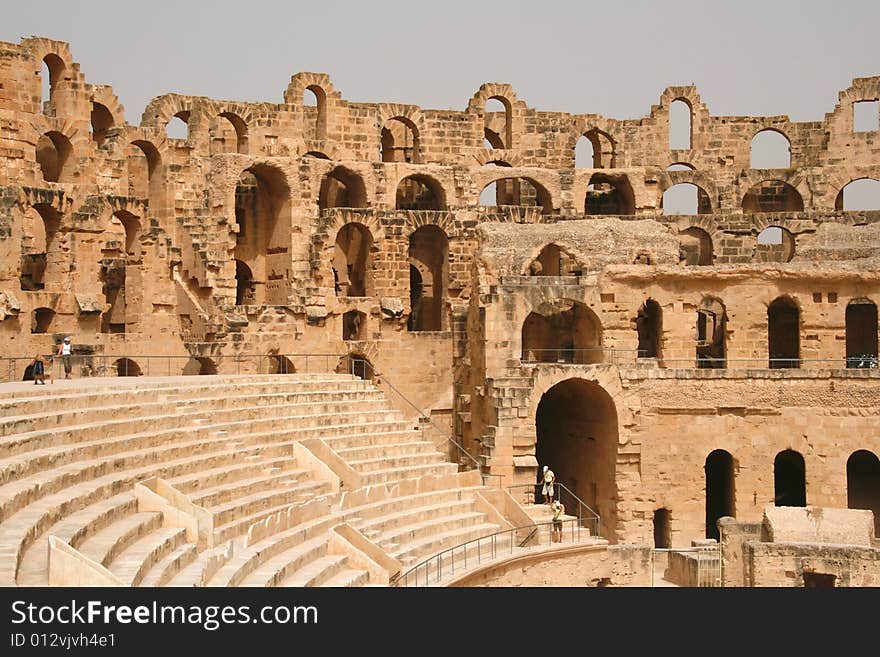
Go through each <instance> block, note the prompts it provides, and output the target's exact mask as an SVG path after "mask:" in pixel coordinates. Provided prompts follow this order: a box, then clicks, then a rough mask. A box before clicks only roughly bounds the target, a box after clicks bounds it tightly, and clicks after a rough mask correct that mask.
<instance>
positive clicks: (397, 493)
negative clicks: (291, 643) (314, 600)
mask: <svg viewBox="0 0 880 657" xmlns="http://www.w3.org/2000/svg"><path fill="white" fill-rule="evenodd" d="M315 438H318V439H320V440H321V441H323V443H324V444H325V445H326V446H327V447H329V449H330V450H332V452H333V453H334V454H335V456H334V457H333V459H331V461H336V460H338V462H339V463H343V464H344V467H345V468H348V469H349V470H348V471H349V472H353V473H356V475H355V476H356V478H357V481H358V482H359V485H360V486H361V488H360V489H359V490H360V491H362V492H364V491H366V492H365V493H364V496H363V499H362V501H361V503H359V504H358V505H354V506H353V505H352V504H350V503H344V502H343V497H344V495H343V494H341V492H340V490H339V486H340V485H342V484H340V480H339V479H338V478H337V479H335V478H334V476H333V474H332V472H330V471H331V470H332V467H333V466H332V463H331V464H330V466H321V465H320V464H319V466H318V469H317V470H316V465H315V459H312V458H311V457H309V456H308V455H307V456H306V457H304V458H306V460H305V461H302V458H300V457H298V456H297V455H296V453H297V449H299V450H302V449H303V448H302V444H303V443H302V441H308V439H315ZM298 453H299V454H300V456H302V454H303V452H302V451H300V452H298ZM456 471H457V466H456V465H454V464H451V463H448V462H446V461H445V460H444V458H443V456H442V455H441V454H440V453H439V452H437V451H436V450H435V448H434V447H433V445H432V444H431V443H430V442H428V441H426V440H422V437H421V435H420V433H419V432H418V431H417V430H415V429H414V428H413V424H412V422H409V421H407V420H405V419H404V417H403V415H402V414H401V413H399V412H398V411H395V410H393V409H392V408H391V406H390V404H389V402H388V401H387V399H386V398H385V397H384V395H383V394H382V393H381V391H379V390H378V389H377V388H376V387H375V386H373V384H372V383H370V382H366V381H361V380H360V379H356V378H353V377H351V376H347V375H333V374H321V375H283V376H278V375H275V376H240V377H238V376H210V377H181V378H176V379H171V378H168V379H160V378H151V379H95V380H82V381H74V382H69V381H65V382H63V383H61V382H59V384H57V385H56V386H54V387H52V386H48V387H46V388H38V389H36V390H34V389H31V390H24V389H23V388H22V387H21V386H20V385H13V386H10V390H4V389H3V388H2V387H0V585H7V586H10V585H16V584H18V585H25V586H32V585H46V584H48V583H49V576H48V565H47V561H48V560H47V555H48V549H47V545H48V538H49V536H55V537H57V538H59V539H61V540H62V541H64V542H66V543H68V544H69V545H70V546H71V547H73V548H75V549H76V550H78V551H79V552H80V553H81V554H82V555H83V556H84V557H85V558H87V559H89V560H91V561H93V562H95V563H97V564H100V565H101V566H103V567H105V568H107V569H108V570H109V572H110V573H112V575H113V576H114V577H116V578H117V579H118V580H119V581H120V582H121V583H123V584H126V585H131V586H137V585H142V586H160V585H175V586H203V585H209V586H242V585H244V586H320V585H323V586H360V585H366V584H369V583H370V574H369V572H368V571H367V569H366V568H365V567H363V565H357V564H356V563H353V562H352V558H351V555H350V554H345V553H340V550H339V549H337V548H334V547H333V545H332V541H331V535H332V531H331V530H332V529H333V527H335V526H337V525H339V524H340V523H347V524H348V525H350V526H351V527H354V528H355V529H356V530H358V531H360V532H361V534H362V535H363V536H364V537H366V538H367V539H368V540H369V541H371V542H372V543H374V544H375V545H376V546H378V548H379V549H381V550H384V551H385V553H386V554H387V555H389V556H391V557H394V558H396V559H398V560H399V563H400V564H402V566H403V567H406V566H407V565H409V564H412V563H415V562H417V561H418V560H420V559H422V558H425V557H427V556H430V555H431V554H433V553H435V552H437V551H439V550H442V549H444V548H446V547H450V546H452V545H456V544H458V543H461V542H463V541H467V540H470V539H472V538H475V537H477V536H480V535H484V534H487V533H491V532H493V531H497V530H498V528H499V525H498V524H496V523H493V522H491V521H490V520H489V519H488V517H487V515H486V514H485V513H484V512H481V511H479V510H478V509H477V507H476V502H475V498H474V493H475V492H476V491H477V490H479V489H480V487H479V486H465V487H461V486H455V485H454V483H453V484H448V485H450V486H452V487H450V488H447V489H443V488H442V487H441V488H440V489H436V490H432V491H431V492H425V493H414V492H413V490H414V489H413V487H412V486H409V487H407V486H403V485H402V483H405V482H407V481H412V480H422V478H424V477H426V476H428V477H429V479H430V477H431V476H433V477H434V478H436V480H437V481H440V480H443V481H445V479H443V478H444V477H446V478H447V479H448V476H449V475H454V473H456ZM328 472H330V475H329V476H328V475H327V473H328ZM321 473H323V474H321ZM156 477H159V478H161V479H162V480H164V481H165V482H167V484H168V485H169V486H171V487H173V489H174V490H176V491H177V492H178V493H179V494H181V495H182V496H184V497H185V499H186V500H187V502H188V503H189V504H192V505H194V506H195V507H197V508H200V509H202V510H203V511H204V512H205V513H206V514H207V515H208V516H209V517H210V518H212V519H213V525H212V533H211V535H210V537H209V538H208V539H207V540H209V543H208V544H204V543H203V541H204V540H205V539H200V540H201V541H202V542H199V541H197V540H196V538H195V537H194V536H192V535H189V538H187V537H188V533H187V531H188V530H186V529H185V528H184V527H181V526H174V523H171V524H169V522H168V519H167V518H166V517H165V515H164V513H163V512H160V511H156V510H145V509H142V508H140V506H139V500H138V496H137V495H136V493H135V485H136V484H138V483H140V482H144V481H147V480H152V479H153V478H156ZM454 479H455V478H454V477H453V478H452V480H451V481H454ZM371 491H372V492H371ZM376 491H378V493H379V494H373V493H375V492H376ZM351 492H352V491H349V493H351ZM359 499H360V498H359ZM316 500H317V501H321V504H324V505H325V506H322V507H321V510H320V513H319V514H318V515H317V516H315V515H314V513H313V514H311V515H310V516H309V518H308V520H301V521H296V522H294V523H293V524H290V522H287V524H285V525H283V526H282V525H278V526H277V528H276V525H275V524H273V523H274V522H275V519H276V518H278V517H282V516H283V517H287V516H285V515H284V514H288V515H289V514H290V511H291V509H294V510H296V509H300V508H305V506H306V505H307V504H308V503H311V502H315V501H316ZM290 517H295V514H294V515H293V516H290ZM260 523H264V524H265V523H268V524H266V525H265V526H266V527H272V528H273V529H272V530H271V531H269V530H266V529H264V530H263V531H261V532H260V533H258V535H257V534H254V535H249V530H251V529H252V528H253V527H255V526H258V525H259V526H262V525H260ZM276 524H277V523H276ZM343 552H344V550H343ZM355 561H357V558H355Z"/></svg>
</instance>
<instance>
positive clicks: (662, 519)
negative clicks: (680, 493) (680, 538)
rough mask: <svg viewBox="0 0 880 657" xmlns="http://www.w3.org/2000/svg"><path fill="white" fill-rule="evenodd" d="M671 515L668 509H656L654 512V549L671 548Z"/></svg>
mask: <svg viewBox="0 0 880 657" xmlns="http://www.w3.org/2000/svg"><path fill="white" fill-rule="evenodd" d="M671 516H672V514H670V513H669V509H657V510H656V511H654V547H655V548H659V549H668V548H671V547H672V532H671V529H670V524H671V523H670V521H671Z"/></svg>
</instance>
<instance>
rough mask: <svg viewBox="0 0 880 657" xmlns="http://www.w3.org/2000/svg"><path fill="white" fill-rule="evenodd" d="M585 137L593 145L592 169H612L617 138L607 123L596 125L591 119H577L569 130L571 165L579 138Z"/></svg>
mask: <svg viewBox="0 0 880 657" xmlns="http://www.w3.org/2000/svg"><path fill="white" fill-rule="evenodd" d="M582 137H583V138H586V139H587V140H588V141H589V142H590V144H591V145H592V147H593V162H592V165H591V166H590V167H587V168H592V169H613V168H615V167H616V166H617V159H618V153H617V139H615V138H614V137H613V136H612V130H611V129H610V127H609V126H607V125H601V127H600V126H599V125H596V123H595V122H593V121H587V120H584V119H582V120H578V121H575V125H574V126H573V128H572V130H571V131H570V132H569V137H568V141H569V143H568V147H569V148H570V149H571V152H572V166H575V164H576V160H575V150H576V148H577V145H578V142H579V141H580V140H581V138H582Z"/></svg>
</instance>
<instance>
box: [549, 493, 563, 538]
mask: <svg viewBox="0 0 880 657" xmlns="http://www.w3.org/2000/svg"><path fill="white" fill-rule="evenodd" d="M550 508H551V509H553V536H552V539H551V540H552V541H553V542H554V543H561V542H562V514H564V513H565V507H564V506H563V505H562V502H560V501H559V500H556V501H555V502H553V504H551V505H550Z"/></svg>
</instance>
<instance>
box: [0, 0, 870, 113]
mask: <svg viewBox="0 0 880 657" xmlns="http://www.w3.org/2000/svg"><path fill="white" fill-rule="evenodd" d="M4 5H5V6H4V8H3V12H2V19H0V40H4V41H11V42H16V43H17V42H18V41H19V39H20V38H21V37H23V36H30V35H36V36H47V37H52V38H55V39H60V40H64V41H68V42H70V44H71V50H72V52H73V56H74V59H75V61H78V62H79V63H80V64H81V67H82V71H83V72H84V73H85V76H86V80H87V81H88V82H91V83H98V84H109V85H111V86H112V87H113V88H114V90H115V91H116V94H117V96H118V97H119V99H120V101H121V102H122V104H123V105H124V106H125V108H126V120H127V121H128V122H129V123H133V124H138V123H139V122H140V115H141V113H142V112H143V109H144V106H145V105H146V104H147V102H149V100H150V99H151V98H153V97H155V96H158V95H160V94H163V93H168V92H179V93H184V94H193V95H204V96H211V97H214V98H223V99H231V100H244V101H268V102H280V101H281V95H282V92H283V90H284V88H285V87H286V86H287V84H288V82H289V80H290V76H291V75H292V74H294V73H296V72H298V71H317V72H324V73H328V74H329V75H330V77H331V79H332V81H333V83H334V85H335V87H336V88H337V89H338V90H339V91H341V93H342V95H343V97H344V98H346V99H348V100H352V101H361V102H378V101H390V102H403V103H414V104H417V105H420V106H422V107H426V108H436V109H443V108H450V109H464V108H465V107H466V105H467V102H468V99H469V98H470V97H471V96H472V95H473V94H474V92H475V91H476V90H477V88H478V87H479V86H480V84H482V83H483V82H488V81H492V82H509V83H511V84H512V85H513V87H514V89H515V90H516V91H517V94H518V96H519V98H521V99H522V100H524V101H526V102H527V103H528V104H529V105H530V106H532V107H535V108H537V109H541V110H550V111H567V112H575V113H580V112H595V113H599V114H604V115H606V116H610V117H615V118H636V117H639V116H643V115H645V114H647V113H648V112H649V110H650V106H651V105H652V104H655V103H657V102H658V99H659V96H660V94H661V92H662V91H663V89H664V88H665V87H667V86H669V85H674V84H689V83H694V84H696V85H697V87H698V88H699V90H700V93H701V96H702V100H703V102H704V103H707V104H708V106H709V111H710V112H711V113H712V114H713V115H719V114H734V115H738V114H756V115H760V114H767V115H776V114H788V115H789V116H790V117H791V118H792V119H794V120H797V121H806V120H819V119H822V118H823V116H824V114H825V113H826V112H829V111H831V109H832V108H833V107H834V104H835V103H836V102H837V93H838V91H840V90H841V89H844V88H846V87H848V86H849V84H850V81H851V79H852V78H853V77H862V76H869V75H878V74H880V35H878V27H880V1H878V0H873V1H868V0H861V1H854V0H850V1H846V0H835V1H834V2H828V1H826V2H815V1H812V0H810V1H801V2H794V1H787V0H786V1H777V0H773V1H770V0H763V1H760V2H754V1H752V0H738V1H737V2H727V3H724V4H723V5H722V4H721V3H716V2H708V1H703V2H684V1H683V2H676V1H675V0H666V1H665V2H645V1H631V0H626V1H623V0H616V1H614V0H603V1H602V2H584V1H582V2H552V1H547V0H545V1H543V2H536V1H534V0H533V1H531V2H522V1H520V0H505V1H503V2H494V1H493V2H482V1H479V2H478V1H476V0H470V1H464V2H461V1H458V0H439V1H437V0H435V1H433V2H424V1H421V2H420V1H417V0H413V1H411V2H390V1H383V2H369V1H367V0H361V1H360V2H340V1H335V0H323V1H321V0H317V1H316V0H312V1H310V2H303V3H300V2H290V1H288V2H266V1H264V0H236V1H234V2H232V1H230V0H213V1H212V2H199V3H196V2H187V1H185V0H177V1H176V2H168V1H166V0H147V1H144V2H136V3H135V2H122V1H121V0H114V1H108V0H95V1H92V2H89V1H74V0H67V1H54V0H38V1H32V2H26V1H25V0H20V1H16V2H12V1H11V0H7V2H5V3H4Z"/></svg>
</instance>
